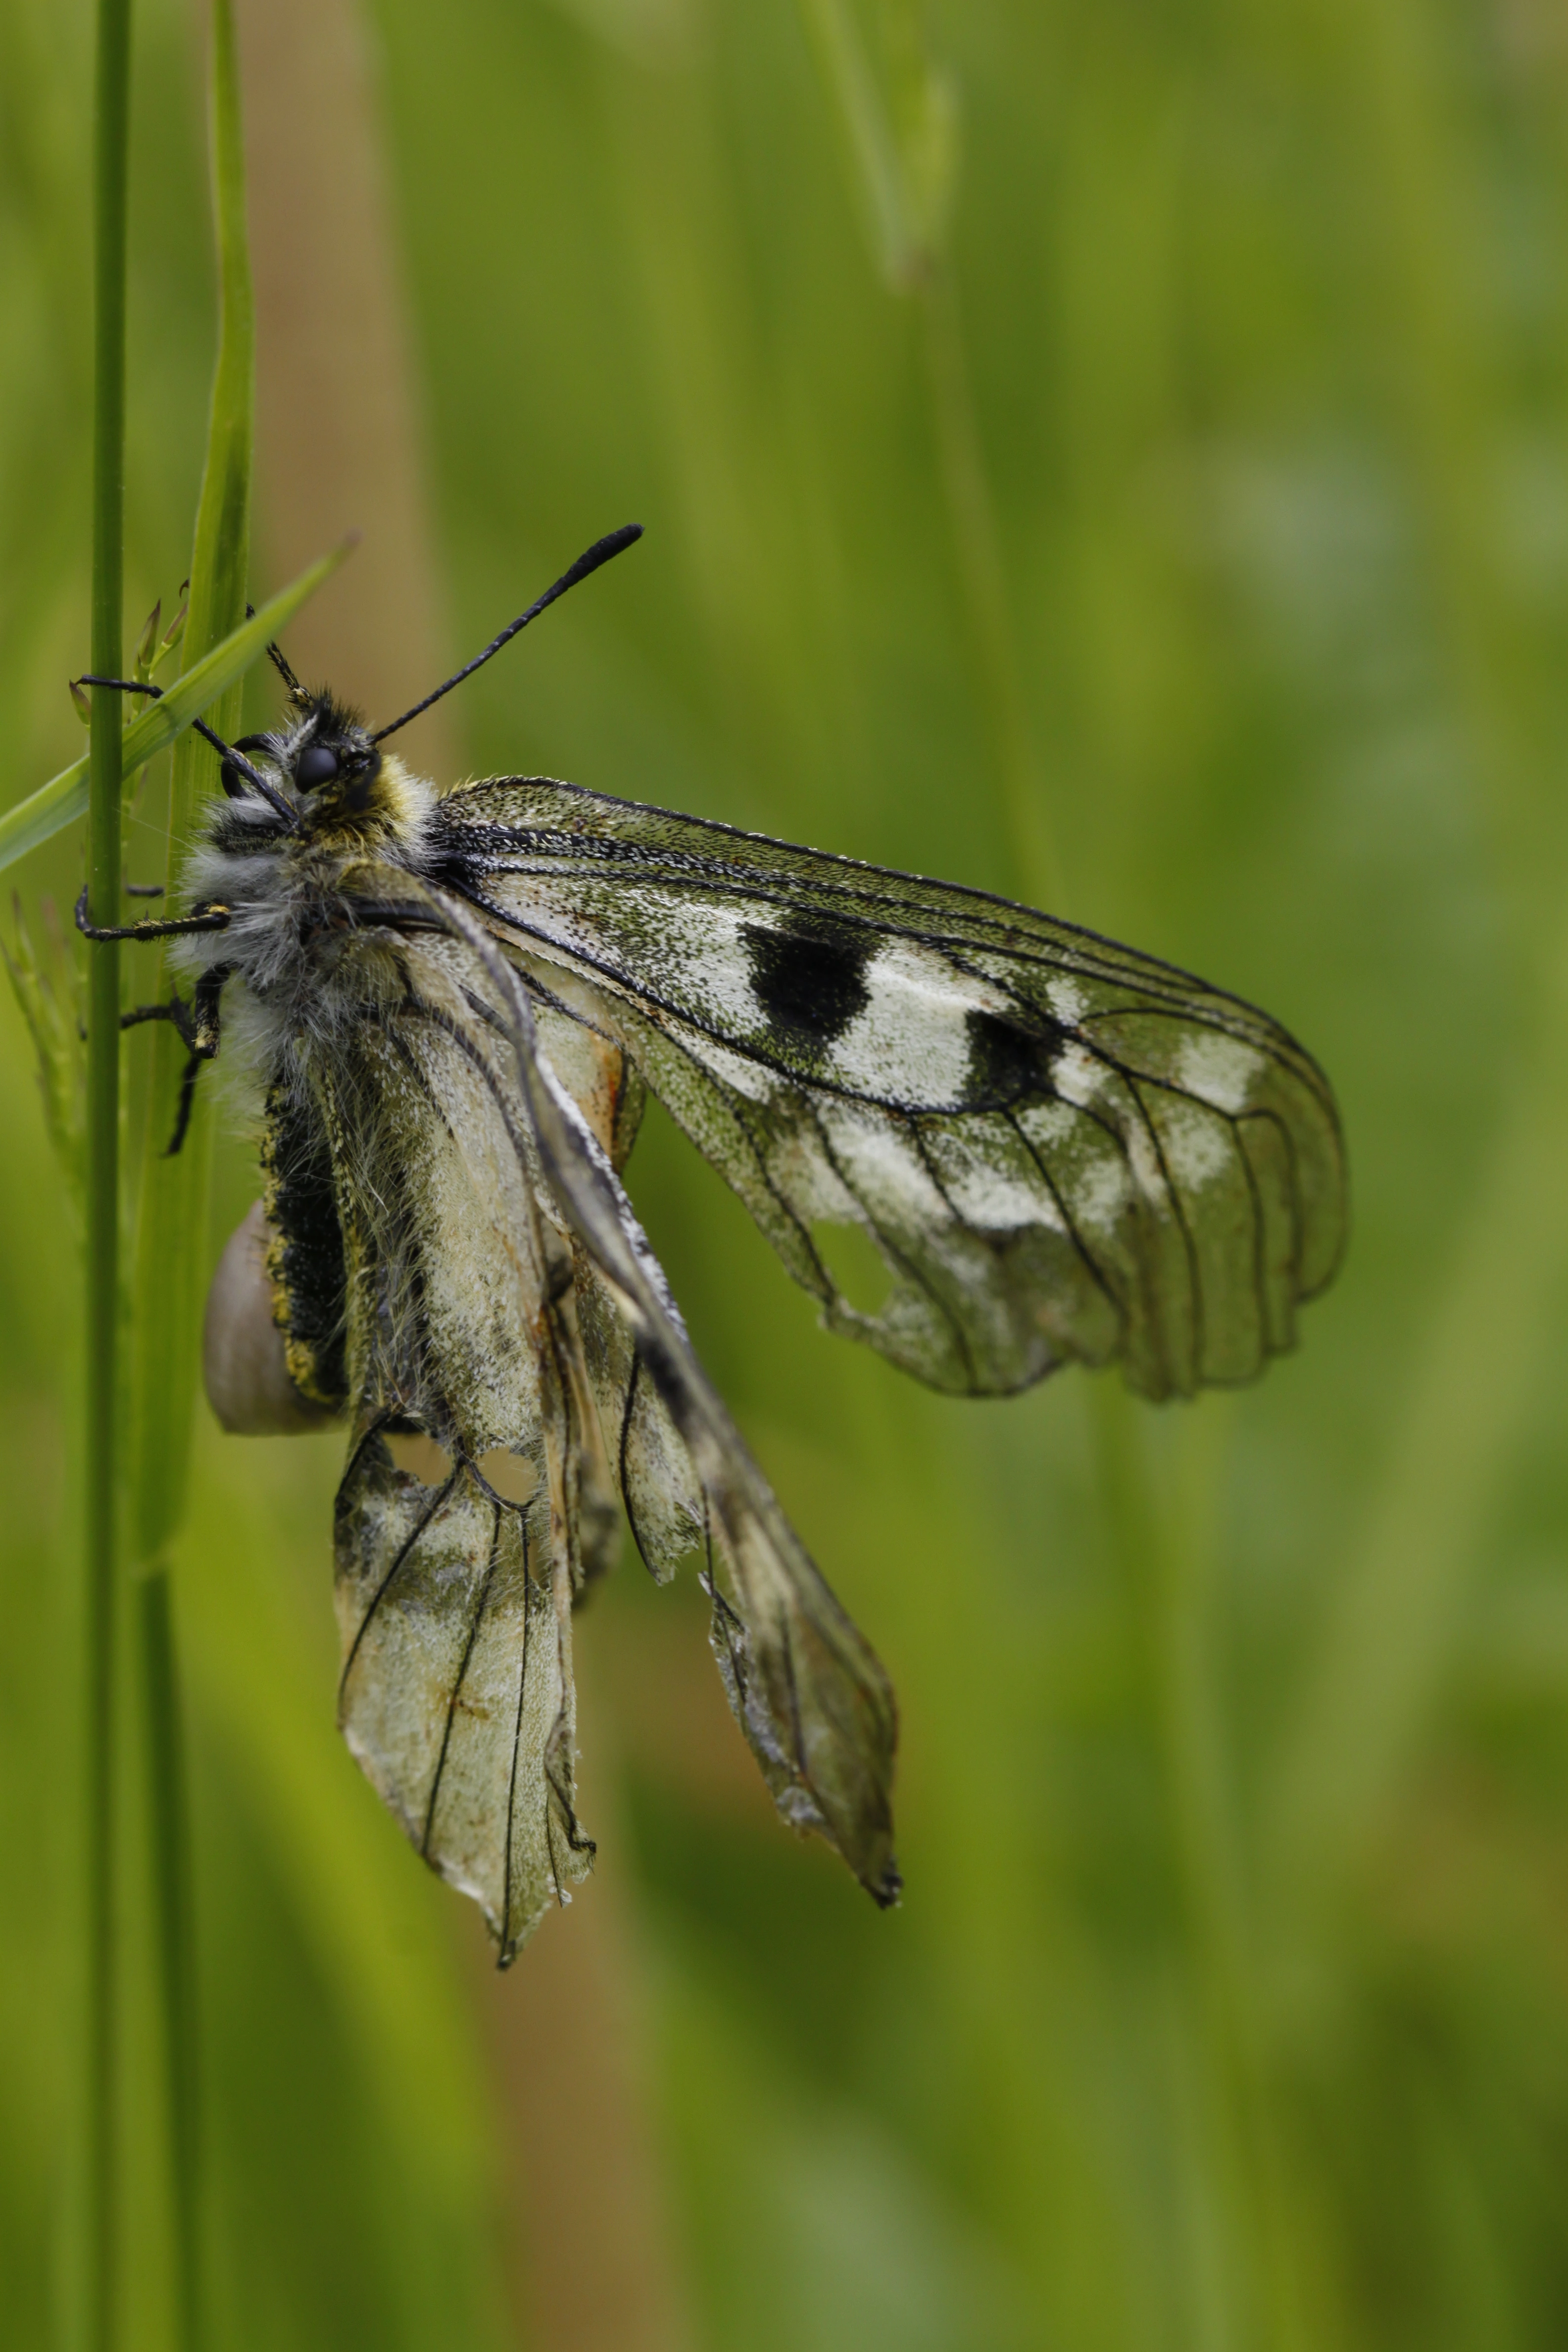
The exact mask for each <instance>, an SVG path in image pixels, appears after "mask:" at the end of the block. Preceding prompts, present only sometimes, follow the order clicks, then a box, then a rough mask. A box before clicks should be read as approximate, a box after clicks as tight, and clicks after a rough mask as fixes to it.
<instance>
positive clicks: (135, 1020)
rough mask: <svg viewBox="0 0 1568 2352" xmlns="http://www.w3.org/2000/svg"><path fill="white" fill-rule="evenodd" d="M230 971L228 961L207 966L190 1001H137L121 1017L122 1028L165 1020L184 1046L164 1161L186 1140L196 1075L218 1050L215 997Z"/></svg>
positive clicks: (219, 995)
mask: <svg viewBox="0 0 1568 2352" xmlns="http://www.w3.org/2000/svg"><path fill="white" fill-rule="evenodd" d="M233 970H234V966H233V965H232V964H230V963H215V964H211V965H209V966H208V968H207V970H206V971H204V972H203V974H202V976H201V978H200V980H198V981H197V982H196V988H195V996H194V997H193V998H192V1001H191V1003H189V1004H187V1003H185V1000H184V997H183V996H174V997H171V998H170V1000H169V1002H168V1003H167V1004H139V1005H138V1006H137V1007H136V1009H135V1011H134V1012H133V1013H121V1016H120V1025H121V1029H136V1028H139V1027H140V1026H141V1024H142V1022H144V1021H167V1022H169V1023H170V1024H172V1026H173V1027H174V1030H175V1032H176V1033H177V1034H178V1036H179V1039H180V1042H181V1044H182V1045H184V1049H185V1054H186V1057H187V1058H186V1061H185V1066H184V1070H183V1071H182V1072H181V1075H180V1107H179V1109H178V1111H177V1112H176V1113H175V1117H174V1135H173V1137H172V1138H171V1139H170V1141H169V1143H168V1145H167V1147H166V1148H165V1150H164V1153H163V1157H164V1159H165V1160H173V1158H174V1154H175V1153H176V1152H177V1151H178V1150H179V1149H180V1146H181V1145H182V1144H183V1143H184V1139H185V1135H186V1132H187V1130H188V1129H189V1127H190V1124H191V1112H192V1109H193V1108H194V1107H195V1097H196V1078H197V1076H198V1075H199V1073H200V1070H201V1066H202V1064H203V1063H204V1062H210V1061H211V1060H212V1059H213V1057H214V1055H216V1052H217V1049H218V1045H219V1041H220V1038H221V1035H222V1027H221V1023H220V1020H219V1014H218V1000H219V998H220V997H221V996H222V994H223V987H224V982H226V980H227V979H228V977H229V975H230V973H231V972H232V971H233Z"/></svg>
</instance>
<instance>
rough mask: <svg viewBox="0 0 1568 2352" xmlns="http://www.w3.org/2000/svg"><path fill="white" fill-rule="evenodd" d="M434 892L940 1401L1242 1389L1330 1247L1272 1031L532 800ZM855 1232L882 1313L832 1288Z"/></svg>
mask: <svg viewBox="0 0 1568 2352" xmlns="http://www.w3.org/2000/svg"><path fill="white" fill-rule="evenodd" d="M440 822H441V824H442V825H443V826H444V828H445V832H444V836H443V860H444V864H443V871H444V873H445V874H446V876H447V879H448V881H449V882H450V883H451V884H452V885H453V886H454V887H457V888H458V889H459V890H460V891H461V893H462V895H463V896H464V897H465V898H466V899H467V901H468V904H469V906H470V907H472V908H474V909H475V910H476V911H478V912H479V914H480V915H481V916H482V917H483V919H485V920H486V921H488V922H489V924H490V925H491V926H492V928H493V929H494V931H495V933H496V935H497V936H498V937H500V938H501V939H503V940H505V941H506V943H507V945H508V948H509V950H510V952H511V953H512V954H513V955H514V956H515V957H516V958H517V959H518V960H519V961H521V963H522V965H523V967H524V969H525V970H527V971H529V973H530V975H531V979H532V981H533V982H534V984H535V986H536V988H537V989H539V990H540V991H542V992H547V993H550V994H553V995H554V997H555V998H556V999H557V1000H558V1001H559V1003H561V1004H562V1005H563V1007H564V1008H565V1009H566V1010H567V1011H569V1012H570V1013H572V1014H573V1015H574V1017H575V1018H576V1019H577V1020H579V1022H583V1023H586V1024H590V1025H593V1026H595V1027H597V1028H598V1029H599V1030H600V1031H601V1032H602V1033H603V1034H605V1037H607V1038H608V1039H610V1040H611V1041H613V1042H614V1043H615V1044H616V1045H620V1046H622V1047H624V1048H625V1050H626V1053H628V1054H629V1055H630V1056H631V1057H632V1059H633V1060H634V1061H635V1063H636V1065H637V1068H638V1070H639V1071H640V1072H641V1074H642V1076H643V1077H644V1078H645V1079H646V1081H647V1085H648V1086H649V1087H651V1088H652V1090H653V1091H654V1092H655V1093H656V1094H658V1096H659V1097H660V1098H661V1100H662V1101H663V1102H664V1103H665V1104H666V1105H667V1107H668V1108H669V1110H670V1111H671V1112H672V1113H673V1114H674V1116H675V1118H677V1119H678V1120H679V1123H680V1124H681V1126H682V1127H683V1128H684V1129H686V1131H687V1133H688V1134H689V1136H690V1137H691V1138H692V1139H693V1140H694V1141H695V1142H696V1143H697V1145H698V1146H699V1148H700V1150H702V1151H703V1152H704V1153H705V1154H706V1155H707V1157H708V1158H709V1159H710V1160H712V1162H713V1163H714V1165H715V1166H716V1167H718V1168H719V1169H720V1170H721V1172H722V1173H723V1174H724V1175H725V1176H726V1177H727V1179H728V1180H729V1181H730V1182H731V1185H732V1186H733V1187H734V1189H735V1190H736V1192H738V1193H739V1194H740V1196H741V1198H742V1200H743V1201H744V1202H745V1203H746V1205H747V1207H748V1208H749V1209H750V1211H751V1213H752V1215H753V1216H754V1217H755V1219H756V1221H757V1223H759V1224H760V1225H761V1226H762V1228H763V1231H764V1232H765V1233H766V1234H768V1236H769V1238H770V1239H771V1240H772V1241H773V1244H774V1246H775V1247H776V1248H777V1249H778V1251H779V1253H780V1255H781V1256H782V1257H783V1258H784V1262H785V1264H786V1265H788V1267H789V1268H790V1270H791V1272H792V1273H793V1274H794V1275H795V1276H796V1277H797V1279H798V1280H800V1281H801V1282H802V1283H804V1284H805V1286H806V1287H807V1288H808V1289H809V1290H811V1291H813V1292H814V1293H815V1294H816V1297H818V1298H819V1299H820V1301H821V1302H822V1306H823V1308H824V1311H825V1315H826V1319H827V1321H828V1322H829V1323H830V1324H831V1325H832V1326H834V1328H837V1329H840V1330H843V1331H847V1332H849V1333H851V1334H853V1335H855V1336H857V1337H859V1338H862V1339H868V1340H869V1341H871V1342H872V1344H873V1345H875V1346H877V1347H878V1348H879V1349H881V1350H882V1351H883V1353H884V1354H886V1355H888V1356H889V1357H890V1358H891V1359H892V1360H894V1361H895V1362H897V1363H899V1364H900V1365H902V1366H903V1367H904V1368H905V1369H906V1370H910V1371H911V1372H914V1373H916V1374H917V1375H918V1376H919V1377H921V1379H923V1380H926V1381H930V1382H931V1383H932V1384H933V1385H935V1386H937V1387H939V1388H942V1389H947V1390H953V1391H963V1392H969V1393H981V1392H994V1391H1010V1390H1014V1389H1018V1388H1023V1387H1026V1386H1027V1385H1028V1384H1029V1383H1030V1382H1031V1381H1037V1380H1038V1379H1039V1378H1041V1377H1042V1375H1043V1374H1045V1373H1047V1372H1048V1371H1050V1370H1053V1369H1054V1368H1055V1367H1056V1366H1057V1365H1058V1364H1059V1363H1061V1362H1062V1361H1064V1360H1068V1359H1077V1360H1080V1361H1082V1362H1085V1363H1089V1364H1091V1365H1092V1364H1103V1363H1107V1362H1109V1361H1111V1360H1120V1361H1121V1365H1122V1367H1123V1370H1124V1373H1125V1376H1126V1378H1127V1380H1128V1381H1129V1383H1130V1384H1131V1386H1132V1387H1133V1388H1135V1389H1137V1390H1138V1391H1141V1392H1142V1393H1143V1394H1145V1395H1149V1396H1153V1397H1163V1396H1166V1395H1169V1394H1172V1393H1179V1394H1189V1393H1191V1392H1192V1391H1194V1390H1195V1389H1196V1388H1198V1387H1200V1386H1201V1385H1203V1384H1205V1383H1206V1382H1231V1381H1244V1380H1247V1379H1249V1378H1251V1377H1252V1376H1253V1375H1255V1374H1256V1373H1257V1372H1258V1370H1260V1369H1261V1368H1262V1366H1263V1364H1264V1363H1265V1361H1266V1360H1267V1359H1268V1356H1269V1355H1270V1354H1272V1353H1274V1352H1276V1351H1278V1350H1279V1349H1284V1348H1287V1347H1289V1345H1290V1344H1291V1341H1292V1339H1293V1336H1294V1323H1295V1310H1296V1307H1297V1306H1298V1305H1299V1304H1300V1302H1301V1301H1302V1300H1303V1299H1306V1298H1309V1297H1311V1296H1312V1295H1313V1294H1314V1293H1315V1292H1316V1291H1318V1290H1320V1289H1321V1287H1322V1286H1323V1285H1324V1284H1325V1283H1326V1282H1327V1281H1328V1280H1329V1279H1330V1277H1331V1274H1332V1272H1333V1270H1334V1267H1335V1265H1336V1264H1337V1262H1338V1258H1339V1255H1340V1252H1341V1249H1342V1243H1343V1235H1344V1224H1345V1184H1344V1168H1343V1158H1342V1146H1341V1139H1340V1129H1339V1123H1338V1117H1337V1113H1336V1110H1335V1107H1334V1103H1333V1098H1332V1096H1331V1092H1330V1090H1329V1087H1328V1085H1327V1082H1326V1081H1325V1079H1324V1078H1323V1076H1322V1074H1321V1071H1320V1070H1319V1069H1318V1067H1317V1065H1316V1064H1315V1063H1314V1062H1313V1061H1312V1060H1311V1058H1310V1055H1308V1054H1306V1053H1305V1052H1304V1051H1303V1049H1302V1048H1301V1047H1300V1045H1297V1043H1296V1042H1295V1040H1294V1039H1293V1038H1292V1037H1291V1036H1289V1034H1288V1033H1287V1032H1286V1031H1285V1030H1283V1029H1282V1028H1280V1026H1279V1024H1277V1023H1276V1022H1274V1021H1272V1020H1270V1019H1269V1018H1268V1015H1267V1014H1265V1013H1259V1012H1258V1011H1256V1010H1255V1009H1254V1008H1253V1007H1252V1006H1250V1005H1248V1004H1246V1003H1242V1002H1241V1001H1240V1000H1239V999H1238V998H1236V997H1233V996H1229V995H1226V993H1225V992H1222V991H1220V990H1217V989H1214V988H1211V987H1209V986H1208V985H1207V984H1206V983H1205V982H1202V981H1199V980H1195V979H1194V978H1193V977H1192V976H1191V975H1190V974H1188V973H1186V972H1183V971H1178V970H1176V969H1175V968H1173V966H1171V965H1168V964H1164V963H1161V962H1159V961H1155V960H1154V959H1152V958H1149V957H1144V956H1140V955H1137V954H1135V953H1133V952H1132V951H1131V950H1128V949H1125V948H1121V947H1118V946H1116V945H1114V944H1113V943H1112V942H1110V941H1108V940H1101V939H1100V938H1098V937H1096V936H1095V935H1094V934H1093V933H1091V932H1088V931H1083V930H1079V929H1075V928H1073V927H1072V926H1070V925H1068V924H1063V923H1058V922H1055V921H1052V920H1051V919H1049V918H1048V917H1047V916H1044V915H1039V914H1036V913H1034V912H1032V911H1031V910H1030V909H1028V908H1022V907H1016V906H1013V905H1011V904H1009V903H1008V902H1006V901H1005V900H1001V899H996V898H988V897H986V896H984V894H983V893H980V892H977V891H972V890H965V889H960V888H958V887H954V886H951V885H946V884H941V883H932V882H926V881H922V880H920V879H918V878H916V877H910V876H906V875H900V874H892V873H888V872H885V871H883V870H881V869H879V868H877V867H873V866H859V865H856V864H854V863H852V862H850V861H848V860H847V859H839V858H834V857H828V856H822V855H819V854H818V853H816V852H815V851H811V850H805V849H797V848H793V847H791V846H789V845H785V844H782V843H778V842H773V841H768V840H764V839H762V838H760V837H758V836H755V835H746V834H741V833H736V832H734V831H732V830H731V829H730V828H728V827H726V826H722V825H717V824H706V823H702V822H700V821H699V820H696V819H693V818H688V817H679V816H673V815H668V814H665V813H664V812H662V811H659V810H654V809H647V808H644V807H641V806H638V805H637V804H636V803H627V802H622V801H615V800H611V799H608V798H606V797H605V796H603V795H600V794H595V793H584V792H581V791H579V790H578V789H577V788H575V787H574V786H571V785H566V784H560V783H553V782H546V781H542V780H513V781H501V782H490V783H485V784H479V785H473V786H470V787H468V788H467V789H466V790H464V791H461V792H458V793H453V794H451V795H449V796H448V797H447V799H446V800H445V801H444V802H443V803H442V804H441V817H440ZM846 1233H848V1234H850V1235H854V1234H856V1233H858V1234H859V1235H860V1236H863V1237H864V1238H865V1239H866V1240H868V1241H869V1242H870V1243H871V1244H873V1247H874V1252H875V1255H874V1257H870V1256H869V1254H868V1262H869V1264H870V1265H872V1267H873V1268H874V1270H875V1272H874V1282H873V1284H872V1286H871V1287H870V1288H866V1287H864V1286H863V1284H862V1283H861V1280H860V1276H859V1274H858V1270H853V1271H848V1272H847V1271H846V1265H845V1260H844V1257H843V1250H844V1240H843V1237H844V1235H845V1234H846Z"/></svg>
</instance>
